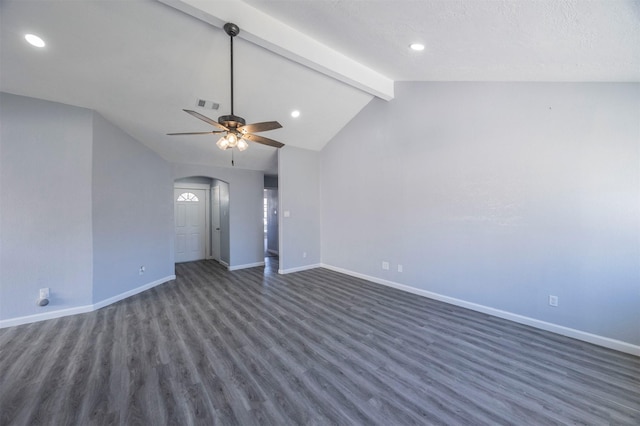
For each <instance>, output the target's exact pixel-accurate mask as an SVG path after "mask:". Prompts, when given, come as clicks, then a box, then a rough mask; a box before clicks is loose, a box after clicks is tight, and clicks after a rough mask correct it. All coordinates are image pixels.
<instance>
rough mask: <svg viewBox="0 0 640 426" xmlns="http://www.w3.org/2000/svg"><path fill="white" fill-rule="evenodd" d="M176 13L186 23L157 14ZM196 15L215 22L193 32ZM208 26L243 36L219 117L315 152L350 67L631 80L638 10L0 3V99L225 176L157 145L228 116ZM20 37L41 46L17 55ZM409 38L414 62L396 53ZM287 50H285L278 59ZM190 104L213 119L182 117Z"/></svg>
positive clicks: (151, 0)
mask: <svg viewBox="0 0 640 426" xmlns="http://www.w3.org/2000/svg"><path fill="white" fill-rule="evenodd" d="M187 1H189V2H191V3H192V5H191V6H190V7H193V4H195V9H194V10H195V12H192V13H183V12H181V11H179V10H177V9H175V8H174V7H170V6H168V5H167V4H170V3H174V4H180V3H184V2H187ZM164 3H167V4H164ZM198 5H201V6H202V8H203V9H205V8H206V7H210V6H212V5H214V6H215V7H214V9H216V8H217V10H218V11H219V12H217V16H211V15H210V14H209V16H208V18H212V19H213V21H212V20H211V19H209V20H208V19H207V16H205V15H207V13H204V12H202V13H201V11H200V10H199V9H198ZM214 15H215V14H214ZM248 15H252V16H253V18H254V19H253V21H252V20H250V19H248ZM267 18H269V19H267ZM216 20H218V21H220V22H223V21H224V20H233V22H236V23H238V24H239V25H240V27H241V30H242V31H243V33H242V34H241V35H244V34H253V36H252V37H253V38H237V39H236V43H235V47H236V50H235V65H236V75H235V81H236V88H235V113H236V114H239V115H242V116H243V117H244V118H246V119H247V121H248V122H256V121H265V120H278V121H280V122H281V123H282V124H283V126H284V127H283V128H282V129H279V130H275V131H271V132H265V133H263V135H264V136H267V137H271V138H273V139H277V140H280V141H282V142H284V143H285V144H287V145H291V146H297V147H301V148H306V149H313V150H319V149H321V148H322V147H323V146H324V145H325V144H326V143H327V142H328V141H329V140H330V139H331V138H332V137H333V135H335V134H336V133H337V132H338V131H339V130H340V129H341V128H342V127H343V126H344V125H345V124H346V123H347V122H348V121H349V120H351V119H352V118H353V117H354V116H355V115H356V114H357V113H358V112H359V111H360V110H361V109H362V108H363V107H364V106H365V105H366V104H367V103H368V102H369V101H370V99H371V98H372V93H374V94H375V90H373V91H371V90H369V91H367V90H368V89H366V87H368V86H367V85H368V83H367V82H364V81H358V73H359V71H358V70H364V71H366V72H362V74H363V76H364V74H367V72H369V71H371V72H370V73H369V74H371V75H377V74H380V75H382V76H386V77H389V78H391V79H393V80H416V81H418V80H427V81H428V80H436V81H437V80H446V81H640V25H638V23H639V22H640V1H628V0H600V1H588V0H580V1H568V0H552V1H549V0H535V1H533V0H518V1H506V0H505V1H498V0H490V1H485V0H467V1H449V0H447V1H433V0H422V1H407V0H387V1H371V0H369V1H345V0H311V1H278V0H268V1H267V0H245V1H244V2H242V1H240V0H229V1H214V2H212V1H199V0H162V2H160V1H155V0H126V1H124V0H123V1H120V0H92V1H72V0H43V1H39V0H29V1H25V0H2V2H1V3H0V90H3V91H6V92H9V93H15V94H19V95H24V96H32V97H37V98H42V99H48V100H52V101H57V102H63V103H67V104H71V105H77V106H82V107H87V108H92V109H95V110H97V111H98V112H99V113H101V114H102V115H104V116H105V117H106V118H107V119H109V120H110V121H112V122H113V123H115V124H116V125H118V126H119V127H121V128H122V129H124V130H125V131H126V132H127V133H129V134H130V135H132V136H133V137H135V138H136V139H138V140H140V141H141V142H143V143H144V144H145V145H147V146H148V147H150V148H151V149H153V150H155V151H156V152H158V153H159V154H160V155H162V156H163V157H164V158H165V159H167V160H168V161H173V162H188V163H196V164H210V165H216V166H229V165H230V153H229V152H222V151H219V150H218V149H217V148H215V146H214V143H215V138H213V137H210V136H200V137H198V136H192V137H169V136H166V135H165V133H167V132H180V131H206V130H210V127H209V126H208V125H207V124H206V123H203V122H200V121H199V120H196V119H195V118H193V117H191V116H189V115H187V114H185V113H184V112H182V111H181V110H182V109H183V108H192V109H196V110H198V111H199V112H201V113H203V114H205V115H209V116H210V117H212V118H217V117H218V116H219V115H223V114H227V113H228V112H229V108H230V105H229V97H230V96H229V63H228V60H229V57H228V54H229V50H228V49H229V46H228V37H227V36H226V34H224V32H223V31H222V29H221V28H219V26H216V23H215V22H216ZM211 22H214V24H213V25H211ZM245 24H246V25H247V27H245V26H244V25H245ZM258 26H262V27H263V28H260V29H258V28H256V27H258ZM258 30H259V31H258ZM26 32H34V33H37V34H40V35H41V36H43V37H44V38H45V39H46V41H47V43H48V45H47V47H46V48H45V49H42V50H38V49H35V48H33V47H31V46H29V45H27V44H26V43H25V42H24V40H23V35H24V33H26ZM256 34H259V35H258V36H256ZM283 34H284V35H285V36H283ZM287 34H297V35H298V36H297V37H289V38H287V37H286V35H287ZM260 37H263V38H264V40H261V39H260ZM278 37H280V38H278ZM278 40H280V42H281V45H280V46H278V44H279V43H278ZM413 41H421V42H423V43H425V44H426V46H427V47H426V50H425V51H424V52H421V53H417V52H412V51H410V50H409V49H408V45H409V43H411V42H413ZM291 43H295V44H296V48H297V49H298V50H297V53H295V54H291V55H287V54H286V51H287V49H290V45H291ZM320 47H322V49H320ZM274 52H278V53H274ZM283 52H284V53H283ZM300 52H303V53H300ZM282 54H284V57H283V56H281V55H282ZM321 57H322V58H324V59H322V60H320V59H318V58H321ZM345 58H350V59H349V60H350V61H351V63H349V62H348V61H346V62H345ZM358 63H359V64H358ZM314 64H319V65H318V66H316V65H314ZM340 64H343V65H344V64H346V65H345V66H343V67H342V68H340V66H339V65H340ZM354 64H355V65H360V64H361V65H360V68H358V67H357V66H354ZM334 66H335V67H334ZM332 68H333V69H332ZM344 69H347V70H351V71H350V72H351V74H350V75H348V76H347V77H346V78H341V77H340V74H341V72H342V70H344ZM353 70H355V71H353ZM347 74H349V72H347ZM354 75H355V77H354ZM334 77H335V78H334ZM363 78H364V77H363ZM363 88H364V89H363ZM199 97H200V98H204V99H208V100H212V101H215V102H218V103H219V104H220V109H219V110H218V111H211V110H209V111H207V110H202V109H198V108H196V106H195V103H196V100H197V98H199ZM293 109H299V110H300V111H301V112H302V115H301V117H300V118H298V119H293V118H291V117H290V115H289V114H290V112H291V110H293ZM236 165H237V167H242V168H248V169H255V170H265V171H268V172H274V171H275V166H276V150H275V149H273V148H269V147H263V146H260V145H257V144H251V146H250V149H249V150H247V151H245V152H243V153H239V154H238V155H236Z"/></svg>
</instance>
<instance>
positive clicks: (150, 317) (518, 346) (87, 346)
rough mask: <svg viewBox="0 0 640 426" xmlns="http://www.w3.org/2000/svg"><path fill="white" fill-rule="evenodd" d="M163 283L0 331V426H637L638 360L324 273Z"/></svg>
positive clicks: (209, 269) (189, 275)
mask: <svg viewBox="0 0 640 426" xmlns="http://www.w3.org/2000/svg"><path fill="white" fill-rule="evenodd" d="M277 269H278V265H277V260H274V259H273V258H270V259H269V260H268V262H267V266H266V267H265V268H251V269H246V270H240V271H233V272H229V271H227V270H226V269H225V268H224V267H222V266H221V265H219V264H218V263H217V262H214V261H200V262H191V263H185V264H178V265H176V275H177V279H176V280H175V281H172V282H169V283H166V284H163V285H161V286H158V287H155V288H153V289H151V290H148V291H146V292H143V293H140V294H138V295H135V296H132V297H130V298H128V299H126V300H123V301H120V302H118V303H115V304H113V305H111V306H108V307H105V308H103V309H100V310H98V311H96V312H92V313H88V314H82V315H76V316H72V317H65V318H60V319H54V320H49V321H45V322H42V323H36V324H28V325H24V326H18V327H11V328H6V329H2V330H0V425H2V426H5V425H29V424H52V425H62V424H65V425H66V424H82V425H92V424H96V425H133V424H153V425H175V424H180V425H212V424H220V425H242V426H245V425H279V426H280V425H330V424H336V425H359V424H362V425H365V424H366V425H385V426H386V425H394V426H395V425H437V424H442V425H464V424H469V425H541V424H545V425H553V424H558V425H566V424H587V425H605V424H615V425H638V424H640V358H638V357H634V356H631V355H628V354H624V353H620V352H615V351H612V350H609V349H606V348H602V347H598V346H594V345H590V344H588V343H585V342H581V341H576V340H573V339H570V338H567V337H564V336H559V335H556V334H552V333H548V332H545V331H542V330H538V329H533V328H531V327H527V326H525V325H522V324H516V323H512V322H510V321H507V320H503V319H500V318H495V317H491V316H489V315H486V314H482V313H478V312H473V311H469V310H466V309H463V308H460V307H458V306H452V305H447V304H445V303H442V302H438V301H434V300H430V299H426V298H423V297H419V296H416V295H413V294H409V293H405V292H401V291H398V290H395V289H392V288H388V287H384V286H379V285H376V284H373V283H370V282H367V281H364V280H361V279H357V278H353V277H348V276H345V275H342V274H339V273H337V272H334V271H328V270H325V269H314V270H308V271H303V272H299V273H294V274H287V275H278V274H277V272H276V271H277Z"/></svg>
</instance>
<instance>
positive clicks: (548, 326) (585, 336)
mask: <svg viewBox="0 0 640 426" xmlns="http://www.w3.org/2000/svg"><path fill="white" fill-rule="evenodd" d="M320 266H321V267H323V268H326V269H329V270H332V271H335V272H339V273H341V274H345V275H350V276H352V277H356V278H361V279H363V280H367V281H371V282H373V283H376V284H381V285H385V286H388V287H393V288H396V289H398V290H402V291H406V292H409V293H413V294H417V295H419V296H423V297H428V298H429V299H433V300H438V301H441V302H445V303H449V304H451V305H456V306H460V307H463V308H467V309H471V310H472V311H477V312H482V313H484V314H488V315H492V316H494V317H498V318H503V319H506V320H510V321H513V322H517V323H519V324H524V325H528V326H531V327H535V328H538V329H541V330H545V331H550V332H552V333H556V334H560V335H562V336H567V337H571V338H574V339H578V340H582V341H584V342H589V343H593V344H594V345H598V346H603V347H605V348H609V349H614V350H616V351H620V352H625V353H628V354H631V355H636V356H640V346H638V345H633V344H631V343H627V342H623V341H620V340H615V339H611V338H609V337H604V336H599V335H597V334H591V333H587V332H586V331H581V330H576V329H574V328H569V327H565V326H562V325H558V324H553V323H550V322H546V321H541V320H538V319H535V318H531V317H526V316H524V315H518V314H514V313H512V312H508V311H503V310H500V309H495V308H491V307H489V306H484V305H479V304H477V303H472V302H467V301H465V300H461V299H456V298H454V297H449V296H444V295H442V294H438V293H433V292H430V291H427V290H422V289H419V288H415V287H411V286H408V285H405V284H400V283H396V282H393V281H388V280H384V279H381V278H376V277H372V276H369V275H365V274H361V273H358V272H354V271H350V270H348V269H343V268H339V267H336V266H331V265H326V264H322V265H320Z"/></svg>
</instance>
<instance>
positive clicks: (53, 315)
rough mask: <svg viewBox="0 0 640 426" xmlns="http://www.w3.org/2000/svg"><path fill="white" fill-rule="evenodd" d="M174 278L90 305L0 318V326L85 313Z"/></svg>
mask: <svg viewBox="0 0 640 426" xmlns="http://www.w3.org/2000/svg"><path fill="white" fill-rule="evenodd" d="M175 279H176V276H175V275H169V276H167V277H164V278H161V279H159V280H156V281H153V282H150V283H147V284H145V285H143V286H140V287H137V288H134V289H133V290H129V291H125V292H124V293H120V294H118V295H116V296H113V297H110V298H108V299H104V300H101V301H100V302H97V303H94V304H91V305H84V306H76V307H73V308H67V309H59V310H56V311H49V312H44V313H42V314H34V315H27V316H24V317H17V318H10V319H6V320H0V328H6V327H14V326H16V325H23V324H30V323H32V322H38V321H44V320H49V319H54V318H61V317H66V316H69V315H77V314H85V313H87V312H93V311H97V310H98V309H100V308H104V307H105V306H108V305H111V304H112V303H115V302H119V301H120V300H123V299H126V298H127V297H131V296H133V295H135V294H138V293H142V292H143V291H145V290H149V289H150V288H153V287H155V286H158V285H160V284H164V283H166V282H167V281H171V280H175Z"/></svg>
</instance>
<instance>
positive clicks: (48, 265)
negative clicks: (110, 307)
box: [0, 93, 93, 319]
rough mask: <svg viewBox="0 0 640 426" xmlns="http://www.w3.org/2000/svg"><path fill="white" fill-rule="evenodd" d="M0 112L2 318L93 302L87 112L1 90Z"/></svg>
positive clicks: (89, 144)
mask: <svg viewBox="0 0 640 426" xmlns="http://www.w3.org/2000/svg"><path fill="white" fill-rule="evenodd" d="M0 118H1V121H2V126H0V127H1V130H0V153H1V156H0V215H1V216H0V319H8V318H15V317H22V316H28V315H34V314H41V313H46V312H49V311H54V310H59V309H67V308H71V307H74V306H83V305H88V304H91V302H92V295H91V291H92V286H91V282H92V277H93V272H92V237H91V226H92V225H91V220H92V219H91V156H92V142H91V138H92V130H91V121H92V112H91V111H89V110H85V109H81V108H76V107H71V106H67V105H61V104H56V103H52V102H46V101H41V100H37V99H32V98H25V97H21V96H15V95H10V94H7V93H0ZM43 287H49V288H50V289H51V304H50V305H49V306H46V307H38V306H36V303H35V302H36V299H37V298H38V289H40V288H43Z"/></svg>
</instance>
